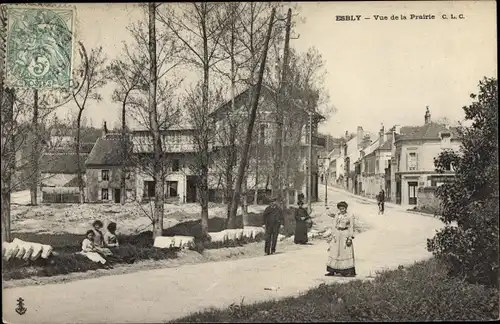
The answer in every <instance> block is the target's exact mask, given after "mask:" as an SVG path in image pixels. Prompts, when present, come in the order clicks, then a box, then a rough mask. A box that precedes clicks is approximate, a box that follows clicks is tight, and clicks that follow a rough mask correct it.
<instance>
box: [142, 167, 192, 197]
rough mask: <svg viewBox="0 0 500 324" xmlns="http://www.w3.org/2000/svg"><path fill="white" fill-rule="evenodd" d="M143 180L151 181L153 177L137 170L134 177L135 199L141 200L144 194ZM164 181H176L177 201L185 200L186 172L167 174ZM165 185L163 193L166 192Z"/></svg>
mask: <svg viewBox="0 0 500 324" xmlns="http://www.w3.org/2000/svg"><path fill="white" fill-rule="evenodd" d="M144 181H153V177H152V176H151V175H149V174H146V173H144V172H137V177H136V182H135V186H136V200H137V201H139V202H140V201H142V200H143V196H144ZM165 181H177V194H178V196H179V203H184V202H185V201H186V190H187V188H186V174H185V173H183V172H175V173H171V174H169V175H168V176H167V178H166V179H165ZM167 190H168V188H167V186H166V185H165V193H167Z"/></svg>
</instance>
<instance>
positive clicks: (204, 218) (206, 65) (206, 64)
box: [200, 2, 228, 237]
mask: <svg viewBox="0 0 500 324" xmlns="http://www.w3.org/2000/svg"><path fill="white" fill-rule="evenodd" d="M201 6H202V7H203V10H202V11H203V12H202V18H201V28H202V34H203V88H202V109H203V112H204V117H202V118H208V113H209V107H208V99H209V98H208V95H209V86H210V83H209V76H210V74H209V73H210V57H209V53H208V34H207V25H206V24H207V20H206V19H207V17H206V16H207V3H206V2H205V3H202V5H201ZM204 124H205V123H204ZM202 131H204V132H205V134H204V135H202V136H204V138H203V147H202V154H201V157H202V159H201V179H200V181H201V188H200V191H201V192H200V205H201V215H200V216H201V231H202V236H203V237H207V236H208V171H209V170H208V164H209V159H210V152H209V149H210V147H209V140H210V139H209V137H208V132H209V131H210V130H209V129H204V130H202ZM227 185H228V184H226V186H227Z"/></svg>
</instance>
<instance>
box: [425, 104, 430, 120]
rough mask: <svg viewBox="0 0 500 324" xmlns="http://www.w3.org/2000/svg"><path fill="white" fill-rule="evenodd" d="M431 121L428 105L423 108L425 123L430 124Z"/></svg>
mask: <svg viewBox="0 0 500 324" xmlns="http://www.w3.org/2000/svg"><path fill="white" fill-rule="evenodd" d="M430 123H431V112H430V111H429V106H427V107H426V110H425V124H426V125H427V124H430Z"/></svg>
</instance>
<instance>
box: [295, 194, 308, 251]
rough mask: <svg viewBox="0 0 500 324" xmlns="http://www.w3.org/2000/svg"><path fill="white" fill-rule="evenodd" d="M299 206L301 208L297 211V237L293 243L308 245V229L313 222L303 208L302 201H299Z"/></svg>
mask: <svg viewBox="0 0 500 324" xmlns="http://www.w3.org/2000/svg"><path fill="white" fill-rule="evenodd" d="M298 205H299V207H298V208H297V209H296V210H295V237H294V239H293V242H294V243H295V244H306V243H307V241H308V238H307V229H308V227H309V223H310V222H311V217H310V216H309V214H308V213H307V210H306V209H305V208H304V207H303V205H304V202H303V201H302V200H299V202H298Z"/></svg>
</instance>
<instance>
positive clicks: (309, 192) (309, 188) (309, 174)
mask: <svg viewBox="0 0 500 324" xmlns="http://www.w3.org/2000/svg"><path fill="white" fill-rule="evenodd" d="M307 179H308V180H307V183H308V186H307V205H308V206H307V207H308V210H309V213H311V211H312V207H311V204H312V111H310V112H309V167H308V168H307Z"/></svg>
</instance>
